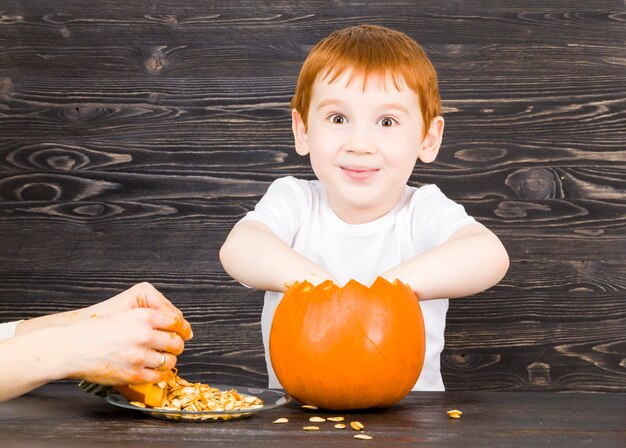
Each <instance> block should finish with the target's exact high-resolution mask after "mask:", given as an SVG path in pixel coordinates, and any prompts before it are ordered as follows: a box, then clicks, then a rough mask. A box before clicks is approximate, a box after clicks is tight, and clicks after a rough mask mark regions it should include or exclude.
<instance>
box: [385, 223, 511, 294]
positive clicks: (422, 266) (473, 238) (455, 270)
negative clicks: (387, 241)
mask: <svg viewBox="0 0 626 448" xmlns="http://www.w3.org/2000/svg"><path fill="white" fill-rule="evenodd" d="M508 266H509V259H508V255H507V253H506V250H505V249H504V247H503V246H502V243H501V242H500V240H499V239H498V238H497V237H496V236H495V235H493V234H492V233H491V232H488V231H483V232H478V233H476V234H471V235H468V236H464V237H462V238H457V239H451V240H450V241H448V242H446V243H444V244H442V245H440V246H437V247H435V248H433V249H431V250H430V251H428V252H426V253H424V254H422V255H419V256H417V257H415V258H413V259H410V260H408V261H406V262H405V263H402V264H400V265H398V266H396V267H395V268H393V269H391V270H389V271H387V272H386V273H384V274H383V277H385V278H387V279H388V280H393V279H395V278H398V279H400V280H401V281H403V282H405V283H407V284H409V285H410V286H411V288H412V289H413V290H414V291H415V292H416V293H417V294H418V297H419V298H420V300H428V299H438V298H455V297H464V296H469V295H472V294H476V293H478V292H481V291H484V290H486V289H488V288H490V287H491V286H493V285H495V284H496V283H498V282H499V281H500V280H501V279H502V277H504V274H505V273H506V271H507V269H508Z"/></svg>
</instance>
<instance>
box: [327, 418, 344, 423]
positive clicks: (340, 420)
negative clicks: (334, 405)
mask: <svg viewBox="0 0 626 448" xmlns="http://www.w3.org/2000/svg"><path fill="white" fill-rule="evenodd" d="M326 420H328V421H329V422H342V421H344V420H345V418H343V417H328V418H327V419H326Z"/></svg>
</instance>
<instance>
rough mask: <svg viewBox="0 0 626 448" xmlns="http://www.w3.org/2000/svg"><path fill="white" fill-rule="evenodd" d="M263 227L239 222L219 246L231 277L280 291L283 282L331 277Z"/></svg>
mask: <svg viewBox="0 0 626 448" xmlns="http://www.w3.org/2000/svg"><path fill="white" fill-rule="evenodd" d="M263 227H264V226H263V225H262V224H257V223H249V222H246V223H242V224H239V225H237V226H236V227H235V228H234V229H233V231H232V232H231V234H230V235H229V237H228V238H227V240H226V242H225V243H224V245H223V246H222V249H221V250H220V260H221V262H222V265H223V266H224V269H225V270H226V272H228V274H230V275H231V276H232V277H233V278H234V279H236V280H238V281H239V282H241V283H243V284H244V285H247V286H251V287H253V288H256V289H261V290H265V291H284V290H285V285H286V284H287V285H288V284H291V283H293V282H295V281H303V280H308V281H310V282H312V283H314V284H317V283H320V282H322V281H324V280H326V279H328V278H331V276H330V275H329V274H328V273H327V272H326V271H325V270H324V269H322V268H321V267H320V266H319V265H317V264H315V263H313V262H312V261H311V260H309V259H307V258H306V257H304V256H302V255H300V254H299V253H298V252H296V251H295V250H293V249H292V248H291V247H290V246H289V245H287V244H285V243H284V242H283V241H281V240H280V239H279V238H277V237H276V236H275V235H274V234H273V233H271V232H270V231H268V230H265V229H264V228H263Z"/></svg>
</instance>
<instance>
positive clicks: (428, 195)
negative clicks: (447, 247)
mask: <svg viewBox="0 0 626 448" xmlns="http://www.w3.org/2000/svg"><path fill="white" fill-rule="evenodd" d="M411 202H412V204H411V206H412V210H411V224H412V232H413V240H414V242H415V243H416V244H417V245H418V247H421V249H422V250H423V251H426V250H429V249H432V248H433V247H435V246H438V245H440V244H443V243H445V242H446V241H448V239H449V238H450V236H452V234H453V233H454V232H456V231H457V230H458V229H460V228H461V227H463V226H466V225H468V224H474V223H476V220H475V219H474V218H472V217H471V216H469V215H468V214H467V212H466V211H465V208H464V207H463V206H462V205H461V204H458V203H456V202H454V201H453V200H451V199H449V198H447V197H446V196H445V195H444V194H443V193H442V192H441V190H440V189H439V188H438V187H437V186H435V185H427V186H425V187H422V188H420V189H419V190H417V191H416V192H415V194H414V195H413V198H412V201H411Z"/></svg>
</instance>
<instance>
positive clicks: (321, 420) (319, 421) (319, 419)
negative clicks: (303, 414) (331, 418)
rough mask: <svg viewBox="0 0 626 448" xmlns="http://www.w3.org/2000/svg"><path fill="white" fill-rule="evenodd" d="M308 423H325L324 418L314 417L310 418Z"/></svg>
mask: <svg viewBox="0 0 626 448" xmlns="http://www.w3.org/2000/svg"><path fill="white" fill-rule="evenodd" d="M309 421H310V422H313V423H322V422H325V421H326V419H325V418H324V417H317V416H315V417H310V418H309Z"/></svg>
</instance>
